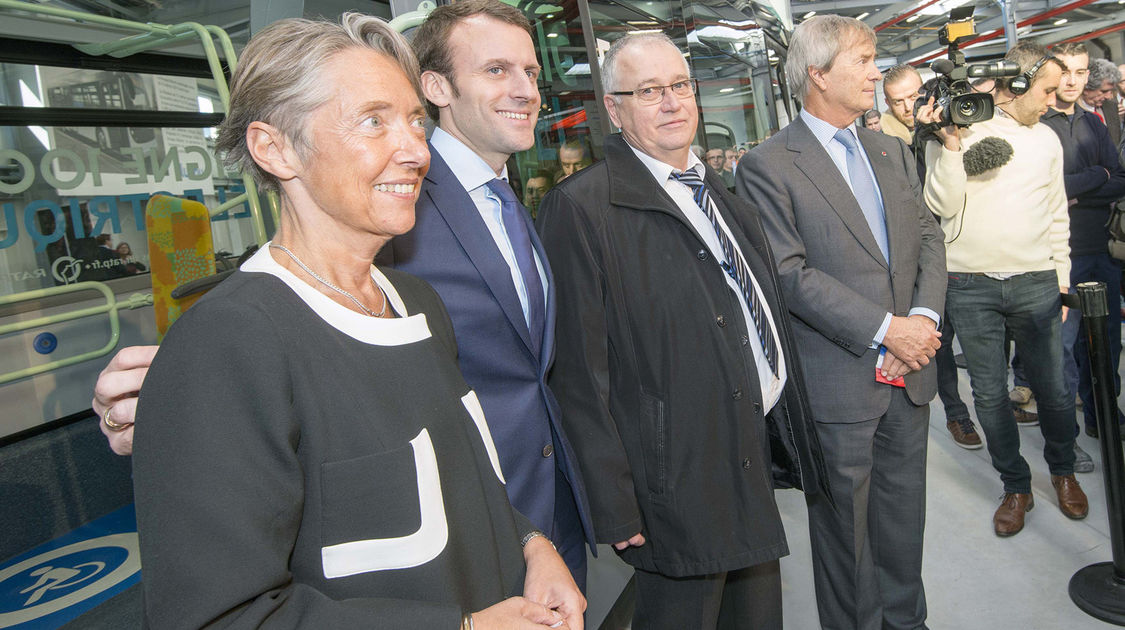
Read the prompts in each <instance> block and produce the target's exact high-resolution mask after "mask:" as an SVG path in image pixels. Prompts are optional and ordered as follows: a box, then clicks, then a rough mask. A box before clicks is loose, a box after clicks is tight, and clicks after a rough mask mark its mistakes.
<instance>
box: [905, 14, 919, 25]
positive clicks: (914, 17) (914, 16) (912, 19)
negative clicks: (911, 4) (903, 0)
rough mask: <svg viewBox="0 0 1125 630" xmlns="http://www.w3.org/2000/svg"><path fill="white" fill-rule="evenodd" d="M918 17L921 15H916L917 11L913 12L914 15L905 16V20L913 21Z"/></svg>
mask: <svg viewBox="0 0 1125 630" xmlns="http://www.w3.org/2000/svg"><path fill="white" fill-rule="evenodd" d="M919 17H921V16H919V15H918V14H917V13H915V14H914V15H912V16H910V17H908V18H906V21H907V22H908V23H909V22H913V21H915V20H917V19H918V18H919Z"/></svg>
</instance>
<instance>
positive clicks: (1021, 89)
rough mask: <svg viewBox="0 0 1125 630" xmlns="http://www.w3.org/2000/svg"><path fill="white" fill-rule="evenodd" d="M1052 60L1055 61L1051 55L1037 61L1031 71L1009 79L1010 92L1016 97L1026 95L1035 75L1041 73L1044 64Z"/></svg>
mask: <svg viewBox="0 0 1125 630" xmlns="http://www.w3.org/2000/svg"><path fill="white" fill-rule="evenodd" d="M1052 59H1054V57H1052V56H1050V55H1048V56H1046V57H1043V58H1042V59H1040V60H1039V61H1036V62H1035V65H1033V66H1031V69H1030V70H1028V71H1027V72H1024V73H1023V74H1021V75H1019V76H1015V77H1012V78H1011V79H1008V91H1009V92H1011V93H1012V94H1013V95H1015V96H1021V95H1023V94H1026V93H1027V91H1028V90H1029V89H1031V80H1032V79H1033V78H1034V77H1035V73H1036V72H1039V69H1040V68H1042V67H1043V64H1045V63H1047V62H1048V61H1050V60H1052Z"/></svg>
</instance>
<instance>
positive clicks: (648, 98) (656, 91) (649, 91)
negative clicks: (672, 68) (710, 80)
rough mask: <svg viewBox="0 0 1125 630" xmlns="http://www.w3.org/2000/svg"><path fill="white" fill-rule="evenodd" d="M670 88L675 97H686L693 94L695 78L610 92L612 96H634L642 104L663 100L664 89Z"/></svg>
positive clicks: (651, 103)
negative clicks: (670, 83)
mask: <svg viewBox="0 0 1125 630" xmlns="http://www.w3.org/2000/svg"><path fill="white" fill-rule="evenodd" d="M666 89H671V90H672V94H674V95H675V96H676V98H688V97H689V96H692V95H693V94H695V91H696V81H695V79H685V80H683V81H676V82H675V83H673V84H672V85H648V86H645V87H642V88H637V89H635V90H627V91H624V92H610V94H612V95H614V96H635V97H637V100H638V101H640V102H641V103H642V104H644V105H653V104H656V103H659V102H660V101H662V100H664V90H666Z"/></svg>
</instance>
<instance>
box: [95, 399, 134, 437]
mask: <svg viewBox="0 0 1125 630" xmlns="http://www.w3.org/2000/svg"><path fill="white" fill-rule="evenodd" d="M112 410H113V405H110V406H108V407H106V408H105V413H103V414H102V422H104V423H105V426H106V428H108V429H109V430H110V431H113V432H115V433H117V432H119V431H124V430H125V429H128V428H129V425H130V424H131V423H129V422H126V423H122V424H118V423H116V422H114V421H113V420H110V419H109V412H110V411H112Z"/></svg>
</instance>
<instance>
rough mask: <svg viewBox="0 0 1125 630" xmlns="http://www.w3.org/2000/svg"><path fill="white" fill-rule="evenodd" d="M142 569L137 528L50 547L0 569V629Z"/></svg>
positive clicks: (74, 600) (95, 592)
mask: <svg viewBox="0 0 1125 630" xmlns="http://www.w3.org/2000/svg"><path fill="white" fill-rule="evenodd" d="M140 568H141V562H140V551H139V549H138V543H137V534H136V532H127V533H122V534H112V535H109V536H102V537H100V538H92V539H89V540H83V541H80V542H77V543H74V544H72V545H67V546H65V547H60V548H58V549H52V550H50V551H47V552H45V553H41V554H39V555H37V556H34V557H32V558H28V559H27V560H24V561H22V562H19V563H16V564H14V565H12V566H10V567H7V568H5V569H3V570H0V628H9V627H11V626H14V625H17V624H21V623H26V622H28V621H32V620H35V619H39V618H41V617H45V616H47V615H50V614H53V613H56V612H58V611H60V610H63V609H65V608H68V607H70V606H73V605H75V604H78V603H80V602H83V601H85V600H87V599H89V598H91V597H94V596H96V595H98V594H99V593H102V592H104V591H106V590H108V589H110V588H113V587H114V586H116V585H117V584H120V583H121V582H123V581H125V580H127V579H129V578H130V577H131V576H133V574H135V573H136V572H137V571H139V570H140Z"/></svg>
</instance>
